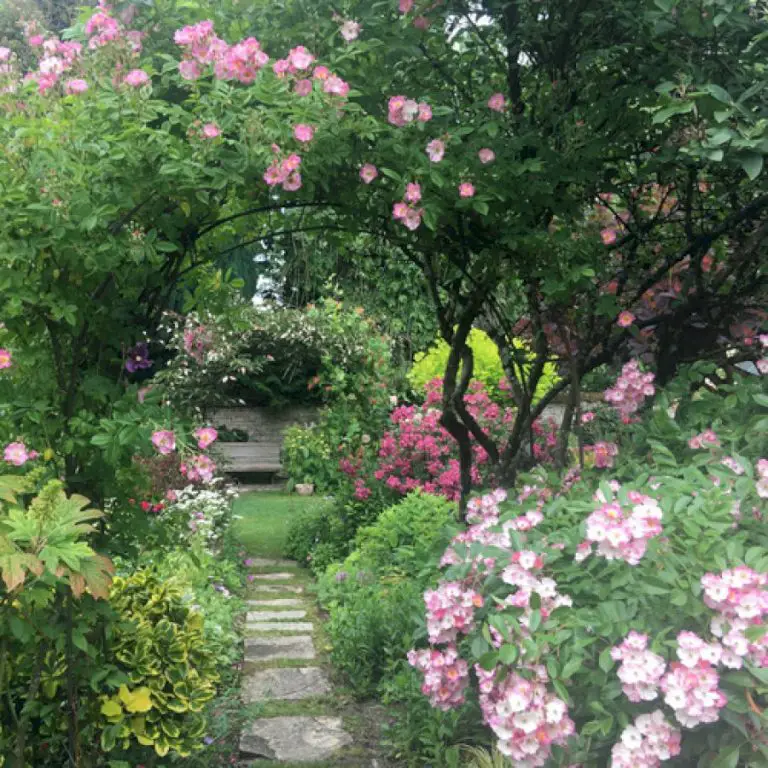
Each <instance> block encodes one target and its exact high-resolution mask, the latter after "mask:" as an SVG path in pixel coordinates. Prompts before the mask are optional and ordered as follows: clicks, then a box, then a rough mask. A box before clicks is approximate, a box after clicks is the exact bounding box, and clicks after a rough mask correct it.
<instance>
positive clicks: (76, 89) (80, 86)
mask: <svg viewBox="0 0 768 768" xmlns="http://www.w3.org/2000/svg"><path fill="white" fill-rule="evenodd" d="M64 90H65V91H66V93H68V94H69V95H73V94H76V93H85V92H86V91H87V90H88V83H86V82H85V80H79V79H78V80H68V81H67V83H66V85H65V86H64Z"/></svg>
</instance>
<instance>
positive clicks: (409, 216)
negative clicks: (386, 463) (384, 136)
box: [403, 208, 423, 490]
mask: <svg viewBox="0 0 768 768" xmlns="http://www.w3.org/2000/svg"><path fill="white" fill-rule="evenodd" d="M422 214H423V210H422V209H421V208H419V209H418V210H417V209H415V208H409V209H408V210H407V211H406V213H405V217H404V218H403V224H405V226H406V227H407V228H408V229H410V230H411V232H413V231H414V230H417V229H418V228H419V226H420V225H421V217H422ZM409 490H411V489H409Z"/></svg>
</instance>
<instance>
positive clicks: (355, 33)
mask: <svg viewBox="0 0 768 768" xmlns="http://www.w3.org/2000/svg"><path fill="white" fill-rule="evenodd" d="M362 29H363V28H362V26H361V25H360V24H359V23H358V22H356V21H345V22H344V23H343V24H342V25H341V29H340V30H339V31H340V32H341V36H342V37H343V38H344V39H345V40H346V41H347V42H348V43H351V42H352V41H353V40H357V38H358V37H359V35H360V32H361V31H362Z"/></svg>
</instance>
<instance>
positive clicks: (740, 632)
mask: <svg viewBox="0 0 768 768" xmlns="http://www.w3.org/2000/svg"><path fill="white" fill-rule="evenodd" d="M701 586H702V588H703V590H704V602H705V603H706V605H707V606H708V607H709V608H712V609H713V610H714V611H716V612H717V615H716V616H715V617H714V618H713V619H712V621H711V623H710V629H711V631H712V634H713V635H715V637H718V638H720V642H721V644H722V646H723V654H722V659H721V661H722V663H723V664H724V665H726V666H729V667H732V668H739V667H741V665H742V660H743V659H744V658H746V659H748V660H749V661H750V663H752V664H754V665H755V666H758V667H768V634H765V635H763V636H762V637H759V638H757V639H755V640H748V639H747V636H746V634H745V632H746V630H747V629H748V628H749V627H751V626H760V625H762V624H764V623H765V622H766V620H768V591H766V586H768V574H765V573H757V572H756V571H753V570H752V569H751V568H748V567H747V566H745V565H741V566H737V567H736V568H732V569H730V570H726V571H723V572H722V573H719V574H716V573H706V574H704V576H702V577H701Z"/></svg>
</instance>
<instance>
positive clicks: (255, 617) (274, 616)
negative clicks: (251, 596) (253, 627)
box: [246, 611, 307, 622]
mask: <svg viewBox="0 0 768 768" xmlns="http://www.w3.org/2000/svg"><path fill="white" fill-rule="evenodd" d="M306 615H307V612H306V611H248V617H247V618H246V621H248V622H259V621H283V620H284V619H293V620H294V621H295V620H296V619H303V618H305V617H306Z"/></svg>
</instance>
